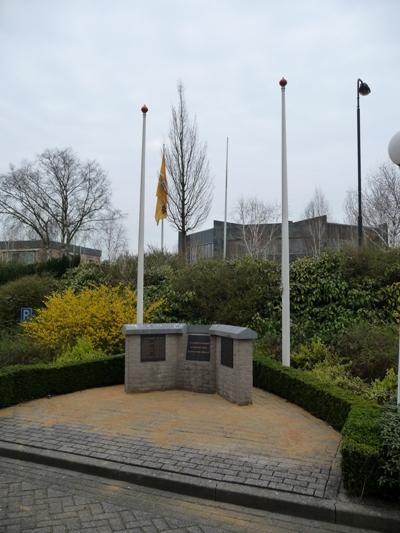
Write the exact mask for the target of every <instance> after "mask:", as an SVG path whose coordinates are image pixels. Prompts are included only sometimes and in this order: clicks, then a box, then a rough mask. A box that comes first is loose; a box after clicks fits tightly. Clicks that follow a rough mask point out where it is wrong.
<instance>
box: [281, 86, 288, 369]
mask: <svg viewBox="0 0 400 533" xmlns="http://www.w3.org/2000/svg"><path fill="white" fill-rule="evenodd" d="M279 85H280V86H281V93H282V235H281V236H282V365H283V366H290V282H289V220H288V219H289V216H288V183H287V154H286V108H285V87H286V85H287V81H286V80H285V78H282V79H281V81H280V82H279Z"/></svg>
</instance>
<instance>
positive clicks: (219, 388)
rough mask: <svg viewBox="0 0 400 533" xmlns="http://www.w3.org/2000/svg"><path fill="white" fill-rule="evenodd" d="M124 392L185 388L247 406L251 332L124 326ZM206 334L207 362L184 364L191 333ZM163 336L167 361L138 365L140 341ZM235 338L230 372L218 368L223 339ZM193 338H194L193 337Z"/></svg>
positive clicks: (224, 328) (181, 326)
mask: <svg viewBox="0 0 400 533" xmlns="http://www.w3.org/2000/svg"><path fill="white" fill-rule="evenodd" d="M123 331H124V334H125V391H126V392H137V391H151V390H167V389H184V390H191V391H195V392H205V393H214V392H217V393H218V394H220V395H221V396H223V397H224V398H226V399H227V400H229V401H231V402H234V403H238V404H239V405H245V404H249V403H251V391H252V387H253V346H252V340H253V339H255V338H256V334H255V332H254V331H252V330H250V329H247V328H238V327H234V326H225V325H213V326H211V327H209V326H186V325H185V324H145V325H142V326H139V325H126V326H124V328H123ZM196 334H201V335H207V336H208V335H209V338H210V350H209V360H206V361H199V360H188V359H187V348H188V339H189V335H196ZM146 335H152V336H154V335H157V336H159V335H164V336H165V360H162V361H142V358H141V349H142V348H141V342H142V341H141V337H142V336H146ZM223 337H227V338H229V339H232V340H233V368H229V367H226V366H224V365H222V364H221V338H223ZM192 339H193V337H192Z"/></svg>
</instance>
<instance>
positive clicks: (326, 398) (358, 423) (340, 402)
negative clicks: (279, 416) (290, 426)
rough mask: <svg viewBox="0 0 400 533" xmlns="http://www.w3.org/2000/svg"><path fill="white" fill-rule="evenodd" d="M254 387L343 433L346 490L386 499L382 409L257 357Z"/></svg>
mask: <svg viewBox="0 0 400 533" xmlns="http://www.w3.org/2000/svg"><path fill="white" fill-rule="evenodd" d="M253 370H254V385H255V386H256V387H259V388H260V389H264V390H266V391H269V392H272V393H274V394H276V395H278V396H281V397H283V398H286V399H287V400H289V401H290V402H292V403H295V404H297V405H299V406H300V407H304V409H306V410H307V411H308V412H309V413H311V414H313V415H315V416H316V417H318V418H321V419H322V420H325V422H327V423H328V424H330V425H331V426H333V427H334V428H335V429H337V430H338V431H341V432H342V446H341V453H342V475H343V484H344V487H345V489H346V490H347V491H348V492H349V494H351V495H355V496H380V497H385V496H386V491H385V490H384V489H383V488H382V487H381V486H380V485H379V482H378V479H379V476H380V441H379V423H380V419H381V416H382V410H381V408H380V407H379V406H378V405H377V404H375V403H373V402H369V401H367V400H363V399H360V398H358V397H356V396H354V395H353V394H351V393H349V392H347V391H344V390H343V389H340V388H338V387H335V386H331V385H325V384H322V383H321V382H320V381H319V380H318V379H316V378H315V377H314V376H313V375H312V374H309V373H306V372H304V371H302V370H299V369H295V368H287V367H283V366H282V365H281V364H280V363H278V362H276V361H273V360H272V359H269V358H267V357H262V356H256V357H255V360H254V364H253Z"/></svg>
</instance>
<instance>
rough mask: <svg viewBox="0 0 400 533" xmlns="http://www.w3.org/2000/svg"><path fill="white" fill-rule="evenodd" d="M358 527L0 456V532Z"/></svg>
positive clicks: (273, 531)
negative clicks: (212, 500)
mask: <svg viewBox="0 0 400 533" xmlns="http://www.w3.org/2000/svg"><path fill="white" fill-rule="evenodd" d="M95 531H96V532H103V533H110V532H115V533H118V532H122V531H124V532H125V531H129V532H132V533H136V532H141V533H158V532H164V533H201V532H203V533H216V532H221V533H224V532H252V533H255V532H261V533H262V532H270V533H285V532H292V533H306V532H307V533H318V532H321V533H328V532H342V533H352V532H360V531H361V530H356V529H353V528H349V527H345V526H336V525H333V524H332V525H330V524H323V523H321V522H314V521H310V520H307V521H306V520H302V519H294V518H290V517H287V516H282V515H274V514H272V513H267V512H264V511H257V510H253V509H247V508H242V507H238V506H233V505H224V504H218V503H215V502H208V501H205V500H198V499H195V498H190V497H185V496H180V495H176V494H171V493H168V492H163V491H157V490H152V489H146V488H143V487H138V486H135V485H131V484H127V483H123V482H115V481H110V480H106V479H102V478H98V477H95V476H89V475H82V474H78V473H74V472H69V471H66V470H61V469H57V468H52V467H44V466H39V465H34V464H30V463H26V462H23V461H18V460H13V459H4V458H3V459H2V458H0V532H1V533H28V532H29V533H66V532H85V533H89V532H95Z"/></svg>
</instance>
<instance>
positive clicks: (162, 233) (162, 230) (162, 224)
mask: <svg viewBox="0 0 400 533" xmlns="http://www.w3.org/2000/svg"><path fill="white" fill-rule="evenodd" d="M162 157H163V158H164V157H165V144H163V147H162ZM161 253H162V254H163V253H164V219H163V218H162V219H161Z"/></svg>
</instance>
